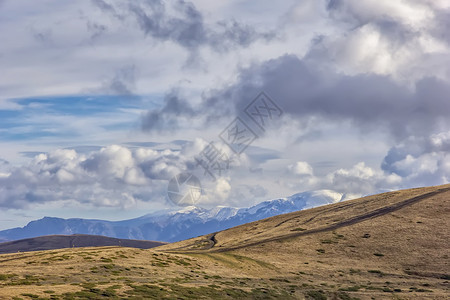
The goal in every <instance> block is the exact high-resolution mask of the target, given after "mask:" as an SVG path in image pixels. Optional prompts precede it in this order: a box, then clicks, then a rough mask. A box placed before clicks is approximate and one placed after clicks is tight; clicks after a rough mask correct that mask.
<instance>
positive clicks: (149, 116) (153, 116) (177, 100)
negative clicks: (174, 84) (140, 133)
mask: <svg viewBox="0 0 450 300" xmlns="http://www.w3.org/2000/svg"><path fill="white" fill-rule="evenodd" d="M164 101H165V102H164V105H163V107H162V108H160V109H155V110H150V111H148V112H147V113H145V114H144V115H143V116H142V123H141V127H142V129H143V130H145V131H152V130H156V131H171V130H176V129H178V128H179V120H180V119H182V118H186V117H193V116H196V115H198V114H199V112H198V111H196V110H195V109H194V108H193V107H192V106H191V105H190V104H189V102H187V101H186V100H184V99H183V98H181V97H180V95H179V94H178V92H177V91H171V92H170V93H169V94H167V95H166V97H165V99H164Z"/></svg>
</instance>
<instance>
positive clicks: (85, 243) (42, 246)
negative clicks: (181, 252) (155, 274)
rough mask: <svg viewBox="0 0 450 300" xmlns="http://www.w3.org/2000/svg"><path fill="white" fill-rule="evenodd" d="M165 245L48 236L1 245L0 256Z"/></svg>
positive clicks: (83, 237)
mask: <svg viewBox="0 0 450 300" xmlns="http://www.w3.org/2000/svg"><path fill="white" fill-rule="evenodd" d="M164 244H166V243H162V242H154V241H143V240H128V239H116V238H110V237H106V236H100V235H89V234H72V235H47V236H40V237H36V238H29V239H23V240H18V241H11V242H4V243H0V254H3V253H15V252H28V251H40V250H54V249H62V248H77V247H93V246H122V247H133V248H141V249H149V248H154V247H157V246H161V245H164Z"/></svg>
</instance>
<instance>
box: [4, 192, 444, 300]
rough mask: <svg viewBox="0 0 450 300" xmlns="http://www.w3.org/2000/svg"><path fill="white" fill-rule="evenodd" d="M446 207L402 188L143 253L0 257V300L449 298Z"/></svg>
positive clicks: (439, 199) (112, 250) (440, 199)
mask: <svg viewBox="0 0 450 300" xmlns="http://www.w3.org/2000/svg"><path fill="white" fill-rule="evenodd" d="M449 200H450V185H446V186H439V187H428V188H420V189H411V190H404V191H398V192H392V193H385V194H380V195H375V196H370V197H365V198H362V199H356V200H352V201H346V202H342V203H337V204H333V205H327V206H323V207H319V208H314V209H310V210H306V211H300V212H295V213H290V214H286V215H281V216H277V217H273V218H268V219H265V220H261V221H257V222H253V223H249V224H245V225H242V226H238V227H235V228H231V229H229V230H225V231H222V232H219V233H217V234H215V235H207V236H203V237H199V238H195V239H191V240H187V241H182V242H179V243H173V244H168V245H164V246H161V247H158V248H153V249H150V250H137V249H132V248H120V247H102V248H79V249H64V250H53V251H42V252H32V253H18V254H7V255H0V299H3V298H4V299H13V297H16V298H15V299H18V298H22V299H30V298H33V297H34V298H35V299H106V298H113V299H114V298H115V299H123V298H131V299H201V298H204V299H212V298H213V299H226V298H229V299H231V298H239V299H277V298H278V299H343V300H345V299H448V298H449V296H450V293H449V286H448V285H449V280H450V278H449V273H450V272H449V256H450V251H449V238H450V230H449V227H450V222H449V218H448V216H449V213H450V205H449Z"/></svg>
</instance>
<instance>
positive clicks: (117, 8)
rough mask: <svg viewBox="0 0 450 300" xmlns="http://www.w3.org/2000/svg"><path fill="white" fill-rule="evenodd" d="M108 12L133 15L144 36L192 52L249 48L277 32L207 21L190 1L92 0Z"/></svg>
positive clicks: (127, 16)
mask: <svg viewBox="0 0 450 300" xmlns="http://www.w3.org/2000/svg"><path fill="white" fill-rule="evenodd" d="M93 3H94V4H95V5H96V6H97V7H98V8H100V9H101V10H102V11H104V12H105V13H108V14H111V15H113V16H115V17H117V18H119V19H126V18H133V19H135V20H136V21H137V24H138V25H139V28H140V29H141V30H142V31H143V32H144V33H145V35H147V36H149V37H152V38H153V39H155V40H159V41H172V42H174V43H176V44H178V45H180V46H182V47H184V48H186V49H188V50H190V51H194V52H195V51H196V50H197V49H198V48H199V47H202V46H208V47H210V48H211V49H214V50H215V51H217V52H222V51H228V50H230V49H232V48H235V47H247V46H249V45H250V44H251V43H253V42H254V41H256V40H259V39H263V40H270V39H272V38H274V37H275V34H274V33H267V32H258V31H256V30H255V29H254V28H253V27H251V26H249V25H246V24H241V23H240V22H238V21H236V20H230V21H219V22H217V23H216V24H207V23H206V22H205V20H204V18H203V15H202V13H201V12H200V11H199V10H198V9H197V8H196V7H195V5H194V4H193V3H191V2H188V1H183V0H177V1H169V2H168V1H159V0H148V1H133V2H130V4H129V5H126V6H124V5H121V4H120V3H118V2H117V1H116V2H114V1H110V2H107V1H105V0H93Z"/></svg>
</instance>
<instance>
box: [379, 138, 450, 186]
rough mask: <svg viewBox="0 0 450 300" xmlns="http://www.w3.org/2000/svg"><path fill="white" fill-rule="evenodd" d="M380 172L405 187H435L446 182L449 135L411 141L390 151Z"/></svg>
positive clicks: (449, 173)
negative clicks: (400, 178)
mask: <svg viewBox="0 0 450 300" xmlns="http://www.w3.org/2000/svg"><path fill="white" fill-rule="evenodd" d="M381 168H382V169H383V170H384V171H385V172H386V173H388V174H395V175H398V176H401V177H403V178H404V182H405V186H416V185H438V184H444V183H447V182H449V181H450V132H449V131H445V132H440V133H437V134H432V135H431V136H429V137H420V138H417V137H411V138H409V139H407V140H405V141H404V142H403V143H401V144H399V145H397V146H394V147H392V148H391V149H390V150H389V152H388V154H387V155H386V156H385V158H384V160H383V163H382V164H381Z"/></svg>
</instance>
